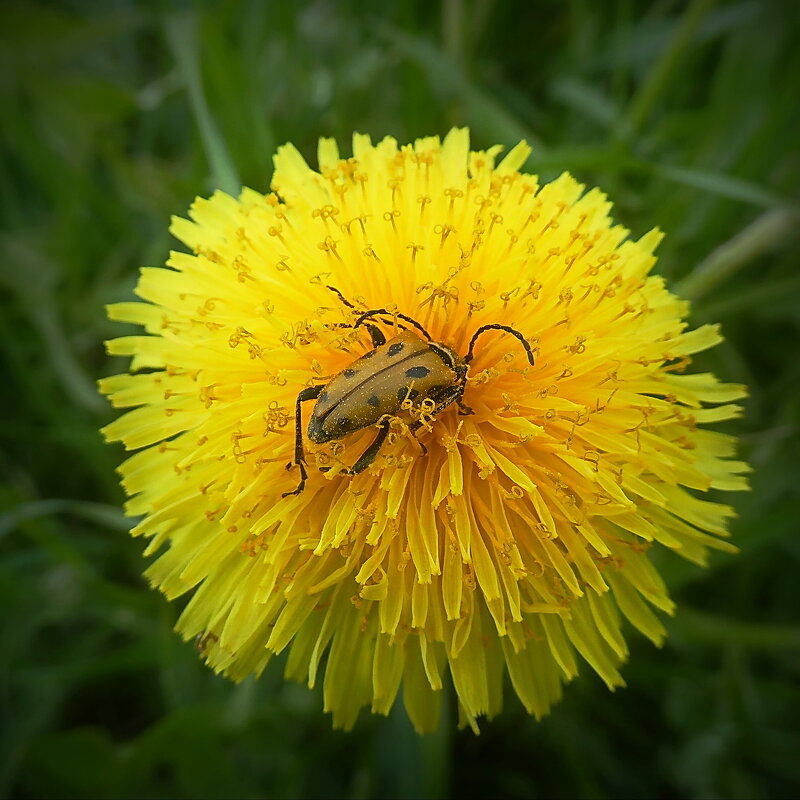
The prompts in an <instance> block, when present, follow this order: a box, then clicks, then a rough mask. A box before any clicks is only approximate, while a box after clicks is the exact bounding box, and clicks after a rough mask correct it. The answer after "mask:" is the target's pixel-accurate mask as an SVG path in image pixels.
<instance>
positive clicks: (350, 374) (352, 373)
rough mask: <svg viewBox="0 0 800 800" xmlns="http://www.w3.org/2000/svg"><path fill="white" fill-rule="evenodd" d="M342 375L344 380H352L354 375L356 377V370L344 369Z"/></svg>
mask: <svg viewBox="0 0 800 800" xmlns="http://www.w3.org/2000/svg"><path fill="white" fill-rule="evenodd" d="M342 375H344V376H345V378H354V377H355V376H356V375H358V370H357V369H346V370H344V372H342Z"/></svg>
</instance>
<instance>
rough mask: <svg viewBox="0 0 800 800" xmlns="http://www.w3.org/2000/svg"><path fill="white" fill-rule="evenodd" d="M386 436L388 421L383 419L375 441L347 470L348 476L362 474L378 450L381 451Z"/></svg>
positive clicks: (387, 433)
mask: <svg viewBox="0 0 800 800" xmlns="http://www.w3.org/2000/svg"><path fill="white" fill-rule="evenodd" d="M388 435H389V420H388V419H385V420H384V421H383V422H382V423H381V425H380V430H379V431H378V435H377V436H376V437H375V441H374V442H373V443H372V444H371V445H370V446H369V447H368V448H367V449H366V450H365V451H364V452H363V453H362V454H361V457H360V458H359V459H358V461H356V463H355V464H353V466H352V467H350V469H349V470H347V473H348V474H349V475H358V473H359V472H363V471H364V470H365V469H366V468H367V467H368V466H369V465H370V464H371V463H372V462H373V461H374V460H375V456H377V455H378V450H380V449H381V445H382V444H383V443H384V441H385V440H386V437H387V436H388Z"/></svg>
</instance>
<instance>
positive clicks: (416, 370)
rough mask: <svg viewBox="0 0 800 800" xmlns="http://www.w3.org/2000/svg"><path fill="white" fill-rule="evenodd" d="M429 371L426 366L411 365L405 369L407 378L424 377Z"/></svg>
mask: <svg viewBox="0 0 800 800" xmlns="http://www.w3.org/2000/svg"><path fill="white" fill-rule="evenodd" d="M429 373H430V370H429V369H428V368H427V367H411V368H409V369H407V370H406V377H407V378H424V377H425V376H426V375H428V374H429Z"/></svg>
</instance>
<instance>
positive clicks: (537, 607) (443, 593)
mask: <svg viewBox="0 0 800 800" xmlns="http://www.w3.org/2000/svg"><path fill="white" fill-rule="evenodd" d="M500 151H501V148H500V147H493V148H490V149H489V150H486V151H482V152H471V151H470V149H469V137H468V132H467V131H466V130H452V131H451V132H450V133H449V134H448V135H447V136H446V137H445V138H444V140H443V141H440V140H439V138H436V137H434V138H426V139H419V140H417V141H416V142H415V143H414V144H413V145H405V146H399V145H398V143H397V142H396V141H395V140H394V139H392V138H385V139H384V140H383V141H381V142H380V143H378V144H376V145H374V144H372V143H371V141H370V139H369V138H368V137H367V136H362V135H356V136H354V138H353V156H352V158H342V157H341V156H340V155H339V152H338V149H337V146H336V144H335V143H334V142H333V141H331V140H329V139H323V140H321V141H320V144H319V153H318V161H319V169H318V171H317V170H314V169H312V168H311V167H309V166H308V165H307V164H306V162H305V161H304V160H303V158H302V157H301V155H300V154H299V153H298V151H297V150H296V149H295V148H294V147H293V146H291V145H285V146H284V147H282V148H280V149H279V151H278V153H277V155H276V156H275V173H274V178H273V183H272V187H271V188H272V190H273V191H272V193H270V194H267V195H263V194H260V193H258V192H256V191H252V190H250V189H244V190H243V191H242V193H241V194H240V196H239V197H238V199H237V198H233V197H230V196H228V195H226V194H223V193H221V192H217V193H215V194H214V195H213V197H211V198H210V199H197V200H196V201H195V202H194V204H193V205H192V208H191V211H190V215H189V216H190V218H191V219H190V220H186V219H174V220H173V224H172V232H173V234H174V235H175V236H176V237H177V238H178V239H180V240H181V241H182V242H184V243H185V244H186V245H187V247H188V249H189V250H190V252H189V253H186V252H173V253H172V254H171V255H170V258H169V260H168V261H167V267H168V268H145V269H143V270H142V272H141V277H140V280H139V283H138V287H137V289H136V294H137V295H138V296H139V297H140V298H141V299H142V301H143V302H125V303H116V304H114V305H112V306H110V307H109V315H110V317H111V318H112V319H114V320H120V321H124V322H129V323H135V324H137V325H141V326H142V327H143V328H144V331H145V333H144V335H135V336H124V337H121V338H118V339H114V340H112V341H110V342H109V343H108V349H109V352H110V353H111V354H113V355H119V356H131V357H132V362H131V367H130V372H129V373H125V374H122V375H116V376H113V377H109V378H106V379H104V380H102V381H101V389H102V391H103V392H104V393H105V394H107V395H108V396H109V397H110V399H111V402H112V403H113V405H114V406H116V407H120V408H128V409H133V410H128V411H127V412H126V413H125V414H123V415H122V416H121V417H119V418H118V419H117V420H116V421H114V422H112V423H111V424H110V425H108V426H107V427H106V428H104V430H103V433H104V435H105V436H106V438H107V439H108V440H109V441H122V442H123V443H124V445H125V447H126V448H127V449H129V450H137V451H138V452H137V453H136V454H134V455H132V456H131V457H130V458H128V460H127V461H125V462H124V464H123V465H122V466H121V468H120V472H121V474H122V478H123V481H122V482H123V486H124V488H125V490H126V491H127V493H128V495H129V496H130V499H129V501H128V503H127V505H126V511H127V513H128V514H129V515H131V516H134V517H139V518H140V519H139V521H138V522H137V523H136V525H135V527H134V528H133V530H132V533H133V535H134V536H145V537H149V539H150V542H149V544H148V546H147V549H146V554H155V553H158V554H159V555H158V558H157V559H156V560H155V561H154V563H153V564H152V566H150V567H149V569H148V571H147V576H148V578H149V580H150V582H151V583H152V584H153V585H154V586H156V587H159V588H160V589H161V590H162V591H163V592H164V593H165V595H166V596H167V597H168V598H174V597H178V596H179V595H183V594H185V593H187V592H192V593H193V594H192V597H191V600H190V601H189V603H188V605H187V606H186V608H185V610H184V612H183V613H182V615H181V617H180V620H179V622H178V625H177V629H178V631H179V632H180V634H181V635H182V636H183V637H185V638H186V639H189V638H190V637H198V647H199V649H200V650H201V652H202V653H203V656H204V658H205V659H206V661H207V663H208V664H209V665H210V666H211V667H212V668H213V669H214V670H217V671H219V672H222V673H224V674H225V675H227V676H229V677H231V678H232V679H234V680H241V679H243V678H245V677H246V676H247V675H249V674H251V673H256V674H258V673H261V671H262V670H263V669H264V668H265V667H266V665H267V663H268V662H269V661H270V659H271V658H272V657H273V656H274V655H275V654H277V653H281V652H282V651H284V650H288V657H287V659H286V673H287V675H288V676H289V677H291V678H295V679H300V680H303V681H305V682H307V683H308V684H309V685H310V686H313V685H314V684H315V683H317V681H322V684H323V696H324V705H325V710H326V711H328V712H331V713H332V715H333V723H334V725H336V726H340V727H344V728H349V727H351V726H352V725H353V723H354V721H355V720H356V718H357V716H358V713H359V710H360V709H361V708H363V707H368V708H371V710H372V711H373V712H376V713H380V714H387V713H388V712H389V710H390V708H391V707H392V705H393V703H394V702H395V699H396V697H397V695H398V691H399V690H400V688H401V687H402V689H403V692H402V696H403V700H404V703H405V706H406V709H407V710H408V714H409V716H410V718H411V720H412V722H413V724H414V726H415V727H416V728H417V729H418V730H420V731H429V730H431V729H433V728H434V727H435V726H436V725H437V723H438V716H439V713H440V706H441V696H442V690H443V686H445V684H446V682H447V681H448V680H451V681H452V684H453V687H454V689H455V693H456V695H457V698H458V707H459V712H460V717H461V721H462V723H466V724H469V725H471V726H472V727H473V728H475V727H476V718H477V717H479V716H481V715H488V716H490V717H491V716H492V715H494V714H496V713H497V712H498V711H499V710H500V708H501V704H502V696H503V682H504V675H505V673H506V672H507V673H508V676H509V678H510V684H511V686H512V687H513V689H514V692H515V693H516V694H517V695H518V697H519V699H520V700H521V702H522V703H523V705H524V706H525V708H526V709H527V710H528V711H529V712H530V713H532V714H534V715H535V716H536V717H537V718H538V717H541V716H542V715H544V714H546V713H547V712H548V710H549V709H550V707H551V705H552V704H553V703H554V702H555V701H557V700H558V699H559V697H560V695H561V692H562V685H563V684H564V683H565V682H567V681H569V680H570V679H571V678H573V677H574V676H575V675H576V673H577V671H578V663H579V660H580V659H581V658H582V659H583V660H585V661H587V662H588V663H589V665H591V667H592V668H593V669H594V670H595V671H596V672H597V673H598V675H599V676H600V677H601V678H602V680H603V681H604V682H605V683H606V684H607V685H608V686H609V687H610V688H612V689H613V688H614V687H616V686H621V685H622V684H623V679H622V677H621V675H620V671H619V670H620V665H621V664H622V663H623V662H624V661H625V659H626V657H627V655H628V650H627V646H626V643H625V639H624V638H623V633H622V627H623V618H624V619H627V620H628V621H629V622H630V623H631V625H632V626H633V627H635V628H637V629H638V630H639V631H641V632H642V633H643V634H644V635H645V636H647V637H648V638H649V639H651V640H652V641H653V642H655V643H656V644H659V643H660V642H661V641H662V639H663V637H664V634H665V630H664V627H663V626H662V623H661V622H660V620H659V616H658V614H657V613H654V610H656V611H662V612H666V613H668V614H669V613H672V611H673V604H672V602H671V601H670V599H669V597H668V594H667V590H666V587H665V586H664V583H663V581H662V580H661V578H660V577H659V575H658V573H657V572H656V570H655V568H654V567H653V565H652V563H651V561H650V558H649V556H648V549H649V548H650V547H651V546H654V545H658V546H661V547H666V548H669V549H671V550H674V551H675V552H677V553H678V554H680V555H682V556H684V557H686V558H688V559H690V560H692V561H695V562H697V563H700V564H702V563H703V562H704V561H705V559H706V555H707V550H708V548H716V549H720V550H727V551H732V550H734V549H735V548H733V547H732V546H731V545H730V544H729V543H728V542H727V541H726V540H725V538H724V537H725V536H726V535H727V534H726V522H727V520H728V518H729V517H731V516H732V515H733V512H732V510H731V508H730V507H728V506H726V505H722V504H720V503H717V502H714V501H711V500H708V499H701V497H699V496H698V492H700V493H702V492H707V491H708V490H709V489H721V490H739V489H744V488H746V484H745V480H744V478H743V477H742V473H744V472H745V471H746V470H747V467H746V465H745V464H743V463H742V462H740V461H735V460H731V456H732V455H733V449H734V440H733V439H732V438H731V437H729V436H726V435H723V434H720V433H717V432H712V431H709V430H706V429H704V428H703V427H701V426H703V425H705V424H706V423H713V422H718V421H720V420H726V419H730V418H732V417H735V416H737V414H738V413H739V412H740V408H739V407H738V406H737V405H732V404H731V401H734V400H736V399H737V398H740V397H742V396H743V395H744V391H743V388H742V387H741V386H737V385H730V384H723V383H720V382H719V381H718V380H717V379H716V378H715V377H714V376H712V375H711V374H686V373H685V372H684V370H685V368H686V366H687V365H688V364H689V363H690V361H691V355H692V354H693V353H696V352H698V351H701V350H705V349H706V348H709V347H711V346H713V345H715V344H716V343H718V342H719V341H720V339H721V337H720V334H719V332H718V329H717V327H716V326H712V325H704V326H701V327H699V328H697V329H695V330H689V329H688V327H687V323H686V322H685V317H686V314H687V303H685V302H683V301H681V300H680V299H678V298H677V297H675V296H674V295H672V294H670V292H669V291H668V290H667V289H666V288H665V286H664V281H663V280H662V279H661V278H660V277H658V276H655V275H651V274H650V271H651V269H652V267H653V264H654V262H655V257H654V256H653V250H654V248H655V247H656V245H657V244H658V242H659V240H660V239H661V234H660V233H659V232H658V231H651V232H649V233H647V234H645V235H644V236H643V237H642V238H641V239H639V240H638V241H633V240H631V239H629V238H628V231H627V230H625V229H624V228H623V227H621V226H619V225H615V224H613V222H612V221H611V219H610V217H609V211H610V204H609V202H608V201H607V200H606V198H605V196H604V195H603V194H602V193H601V192H600V191H598V190H596V189H593V190H590V191H585V189H584V187H583V186H581V185H580V184H579V183H578V182H576V181H575V179H574V178H572V177H571V176H570V175H568V174H564V175H561V176H560V177H559V178H557V179H556V180H554V181H552V182H551V183H548V184H545V185H540V184H539V182H538V180H537V178H536V177H535V176H533V175H529V174H526V173H523V172H520V171H519V170H520V168H521V167H522V165H523V163H524V162H525V160H526V158H527V156H528V153H529V148H528V147H527V146H526V145H525V144H524V143H522V144H519V145H517V146H516V147H514V148H513V149H512V150H511V151H510V152H509V153H508V154H507V155H506V156H505V158H503V159H502V160H500V161H499V162H498V161H497V158H498V155H499V153H500ZM328 287H333V288H334V289H335V290H336V291H335V292H333V291H331V289H329V288H328ZM372 309H386V313H385V314H383V315H379V316H375V317H373V319H372V322H371V324H372V326H373V327H374V328H377V329H380V330H382V332H383V333H384V334H385V335H386V336H387V337H390V336H395V335H398V333H401V332H405V333H406V334H409V335H410V334H413V333H414V332H415V329H414V328H412V327H411V326H409V325H407V324H406V323H404V322H403V319H402V317H400V316H399V315H400V314H402V315H406V316H408V317H411V318H413V319H414V320H417V321H418V322H419V324H420V325H422V326H424V328H425V329H426V330H427V331H428V332H429V333H430V335H431V337H432V339H433V340H434V341H435V342H439V343H442V344H444V345H446V346H447V347H449V348H451V350H452V351H453V352H455V353H458V354H460V355H461V356H463V355H464V354H466V352H467V348H468V343H469V341H470V338H471V336H472V335H473V333H474V332H475V331H476V330H477V329H478V328H479V327H481V326H483V325H489V324H504V325H509V326H513V328H514V329H515V330H517V331H519V332H520V334H521V335H522V337H524V339H525V341H526V342H527V343H529V345H530V347H531V353H532V356H533V360H534V364H533V365H531V364H530V363H529V359H528V358H527V357H526V353H525V351H524V349H523V348H522V347H521V346H520V341H518V340H517V339H515V338H514V337H511V336H508V335H506V334H505V333H504V331H502V330H495V331H488V332H486V333H485V334H483V335H482V336H481V339H480V342H479V343H478V344H477V345H476V347H475V357H474V360H472V361H471V363H470V364H469V371H468V374H467V378H466V385H465V392H464V398H463V399H464V401H465V404H466V405H468V406H469V407H471V409H472V411H473V412H474V413H472V414H470V415H466V414H464V413H460V411H461V409H459V407H458V406H457V404H455V403H454V404H451V405H450V406H448V407H447V408H446V409H444V410H443V411H442V412H441V413H440V414H438V415H428V417H425V413H424V410H423V411H420V410H419V409H418V408H417V407H415V406H413V404H409V403H408V402H407V403H406V404H405V406H404V408H405V411H404V412H403V413H399V414H395V415H390V417H389V422H390V432H389V435H388V436H387V437H386V441H385V442H384V443H383V445H382V446H381V447H380V449H379V450H378V452H377V454H376V456H375V458H374V460H373V461H372V463H371V464H369V466H368V467H367V468H366V469H365V470H364V471H363V472H361V473H360V474H350V473H348V468H349V467H351V466H352V465H353V464H354V462H356V460H357V459H358V458H359V457H360V456H361V454H362V453H363V452H364V451H365V449H366V448H367V447H368V446H369V444H370V442H372V441H373V440H374V439H375V435H376V428H375V426H373V425H370V426H368V427H366V428H361V429H359V430H355V431H354V432H352V433H350V434H348V435H346V436H343V437H342V438H340V439H337V440H333V441H329V442H325V443H322V444H314V443H313V442H310V441H308V438H307V436H306V431H305V427H306V426H307V421H308V415H309V413H310V412H311V409H312V408H313V404H311V403H309V404H306V407H305V411H304V423H303V428H301V434H302V436H303V438H304V448H305V454H306V455H305V457H306V463H307V472H308V480H307V482H306V484H305V486H304V488H303V489H302V491H299V492H297V493H295V494H288V495H287V496H284V494H285V493H287V492H292V491H293V490H294V489H295V488H297V487H298V482H299V480H300V474H299V468H298V467H297V466H296V465H293V463H292V462H293V460H294V443H295V424H294V423H295V420H294V415H295V402H296V398H297V396H298V393H299V392H301V391H302V390H303V389H305V388H308V387H311V386H321V385H325V384H327V383H328V382H329V381H330V380H331V379H332V378H333V377H334V376H336V375H337V374H339V373H341V372H342V371H343V370H345V369H347V368H348V366H349V365H350V364H352V362H353V361H354V360H356V359H357V358H359V357H360V356H362V355H363V354H364V353H366V352H368V351H369V350H370V349H371V348H372V347H373V344H372V342H371V341H370V336H369V332H368V330H367V329H366V328H367V326H365V325H361V326H359V327H354V324H355V320H356V319H357V317H358V316H359V315H360V314H363V313H365V312H366V311H369V310H372ZM415 409H416V410H415ZM415 414H416V415H417V416H416V417H415V416H414V415H415ZM413 419H416V422H417V423H419V424H417V425H414V424H410V420H413ZM287 465H289V467H290V468H289V469H287ZM448 674H449V678H448Z"/></svg>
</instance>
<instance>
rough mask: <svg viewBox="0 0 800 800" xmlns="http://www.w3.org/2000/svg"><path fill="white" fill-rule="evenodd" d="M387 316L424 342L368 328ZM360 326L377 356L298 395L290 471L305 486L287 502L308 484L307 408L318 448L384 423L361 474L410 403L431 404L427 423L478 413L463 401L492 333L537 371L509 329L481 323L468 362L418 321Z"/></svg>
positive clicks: (362, 320)
mask: <svg viewBox="0 0 800 800" xmlns="http://www.w3.org/2000/svg"><path fill="white" fill-rule="evenodd" d="M327 288H328V289H330V290H331V291H332V292H334V293H335V294H336V295H338V297H339V299H340V300H341V301H342V302H343V303H344V304H345V305H347V306H349V307H350V308H353V309H354V308H355V306H353V305H352V303H350V302H348V301H347V300H346V299H345V298H344V297H343V295H342V293H341V292H340V291H339V290H338V289H336V288H334V287H333V286H328V287H327ZM381 317H392V318H393V319H401V320H403V321H404V322H406V323H408V324H409V325H411V326H413V327H414V328H415V329H416V330H417V331H419V333H421V334H422V335H423V336H424V337H425V339H422V338H420V337H419V336H418V335H417V334H416V333H414V332H412V331H411V330H409V329H408V328H405V326H399V327H402V328H403V329H402V331H401V332H400V333H399V334H398V335H397V336H394V337H392V338H391V339H389V340H387V339H386V336H385V335H384V333H383V331H381V330H380V328H378V327H376V326H375V325H374V324H371V323H369V322H368V320H371V319H375V320H377V321H379V322H380V321H381V319H380V318H381ZM361 325H364V327H365V328H366V329H367V330H368V332H369V334H370V338H371V339H372V350H370V351H368V352H367V353H364V355H363V356H361V357H360V358H357V359H356V360H355V361H353V363H352V364H350V365H349V366H348V367H346V368H345V369H344V370H342V371H341V372H340V373H339V374H338V375H334V377H333V378H331V380H330V381H329V382H328V383H327V384H320V385H319V386H309V387H308V388H306V389H303V390H302V391H301V392H300V393H299V394H298V395H297V400H296V402H295V447H294V461H292V462H290V463H289V464H287V465H286V468H287V469H290V468H291V467H293V466H295V465H297V466H298V467H299V468H300V483H299V485H298V487H297V488H296V489H295V490H294V491H292V492H284V493H283V495H282V496H283V497H288V496H290V495H294V494H300V492H302V491H303V489H304V488H305V485H306V480H307V479H308V472H307V471H306V466H305V464H306V459H305V451H304V449H303V420H302V408H301V407H302V404H303V403H305V402H307V401H309V400H316V403H315V404H314V409H313V411H312V412H311V419H310V420H309V423H308V430H307V434H308V438H309V439H310V440H311V441H312V442H314V443H315V444H324V443H325V442H330V441H334V440H338V439H344V438H345V437H346V436H349V435H350V434H351V433H355V432H356V431H360V430H364V429H365V428H368V427H370V426H372V425H375V424H378V434H377V436H376V437H375V440H374V441H373V442H372V444H371V445H370V446H369V447H367V449H366V450H365V451H364V452H363V453H362V454H361V456H360V457H359V458H358V460H357V461H356V462H355V464H353V466H352V467H350V469H349V470H347V473H346V474H348V475H357V474H358V473H359V472H363V471H364V470H365V469H366V468H367V467H368V466H369V465H370V464H371V463H372V462H373V461H374V460H375V457H376V456H377V455H378V451H379V450H380V449H381V446H382V445H383V443H384V441H385V440H386V437H387V436H388V434H389V426H390V418H391V417H392V416H395V415H397V414H399V413H400V412H401V410H402V409H403V404H404V403H405V402H406V401H410V402H419V403H422V402H423V401H424V400H430V401H431V403H432V410H431V411H430V413H429V414H427V416H428V418H429V419H430V418H433V417H436V416H437V415H438V414H439V413H441V412H442V411H443V410H444V409H445V408H447V407H448V406H449V405H451V404H452V403H456V404H457V405H458V407H459V413H461V414H472V409H471V408H469V406H466V405H464V403H463V402H462V397H463V395H464V391H465V389H466V385H467V372H468V370H469V364H470V362H471V361H472V359H473V357H474V353H473V350H474V348H475V342H476V341H477V340H478V337H479V336H480V335H481V334H482V333H486V331H491V330H499V331H504V332H505V333H510V334H511V335H512V336H515V337H516V338H517V339H519V341H520V342H521V343H522V346H523V347H524V348H525V355H526V356H527V358H528V362H529V363H530V364H531V366H533V363H534V360H533V351H532V350H531V346H530V344H529V343H528V340H527V339H526V338H525V337H524V336H523V335H522V334H521V333H520V332H519V331H517V330H515V329H514V328H511V327H509V326H508V325H500V324H494V323H493V324H488V325H481V327H480V328H478V330H476V331H475V333H474V334H473V335H472V339H470V342H469V348H468V350H467V354H466V355H465V356H463V357H462V356H460V355H459V354H458V353H456V352H455V351H454V350H452V349H451V348H449V347H447V345H444V344H442V343H441V342H436V341H434V340H433V337H432V336H431V335H430V334H429V333H428V332H427V331H426V330H425V328H423V327H422V325H420V323H419V322H417V321H416V320H415V319H413V317H409V316H406V315H405V314H400V313H398V312H392V311H389V310H388V309H386V308H375V309H371V310H370V311H364V312H363V313H361V314H360V316H359V317H358V319H357V320H356V321H355V323H354V324H353V325H352V328H353V329H356V328H359V327H361ZM342 327H351V326H350V325H343V326H342ZM422 424H423V423H422V422H421V421H419V420H417V421H415V422H414V423H412V424H411V425H410V426H409V427H410V429H411V431H412V432H414V431H415V430H417V429H418V428H419V427H420V426H421V425H422ZM423 452H425V448H424V446H423Z"/></svg>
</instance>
